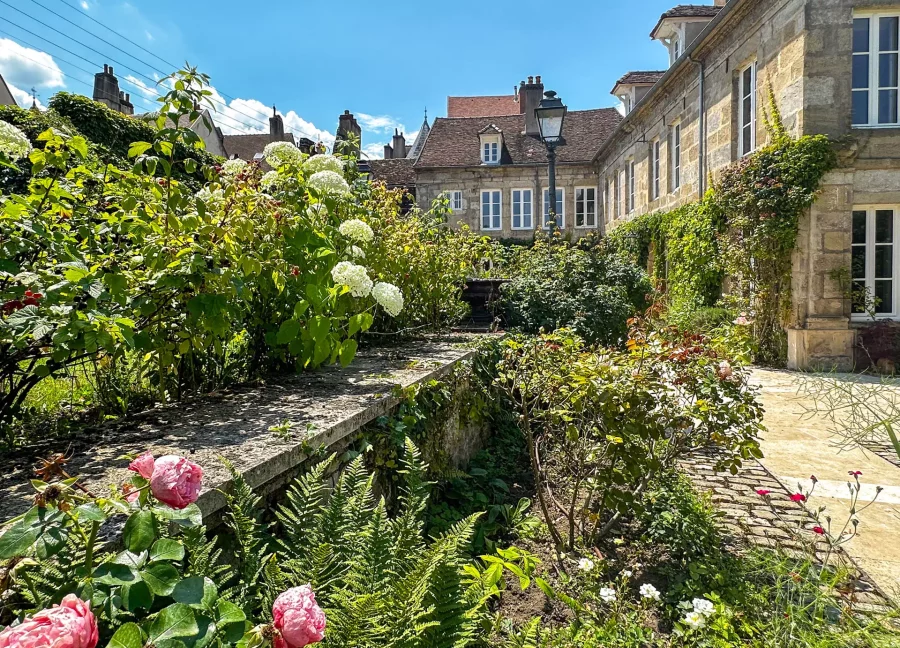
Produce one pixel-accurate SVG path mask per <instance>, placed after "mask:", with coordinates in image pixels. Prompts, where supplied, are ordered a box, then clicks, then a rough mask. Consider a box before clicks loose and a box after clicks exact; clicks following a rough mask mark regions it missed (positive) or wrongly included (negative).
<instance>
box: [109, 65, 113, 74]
mask: <svg viewBox="0 0 900 648" xmlns="http://www.w3.org/2000/svg"><path fill="white" fill-rule="evenodd" d="M109 73H110V74H112V73H113V66H112V65H110V66H109Z"/></svg>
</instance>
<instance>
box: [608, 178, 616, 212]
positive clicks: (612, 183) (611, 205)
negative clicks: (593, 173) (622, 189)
mask: <svg viewBox="0 0 900 648" xmlns="http://www.w3.org/2000/svg"><path fill="white" fill-rule="evenodd" d="M606 213H607V214H609V218H608V220H609V221H614V220H615V219H616V179H615V176H613V177H612V178H607V179H606Z"/></svg>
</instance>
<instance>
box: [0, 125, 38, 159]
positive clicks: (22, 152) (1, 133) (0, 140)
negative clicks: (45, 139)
mask: <svg viewBox="0 0 900 648" xmlns="http://www.w3.org/2000/svg"><path fill="white" fill-rule="evenodd" d="M0 153H3V154H5V155H6V157H8V158H9V159H11V160H18V159H19V158H23V157H27V156H28V154H29V153H31V142H30V141H29V139H28V136H27V135H26V134H25V133H23V132H22V131H20V130H19V129H18V128H16V127H15V126H13V125H12V124H10V123H8V122H5V121H0Z"/></svg>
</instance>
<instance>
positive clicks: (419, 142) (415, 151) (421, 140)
mask: <svg viewBox="0 0 900 648" xmlns="http://www.w3.org/2000/svg"><path fill="white" fill-rule="evenodd" d="M430 132H431V126H429V125H428V115H427V114H426V115H425V121H424V122H422V127H421V128H420V129H419V134H418V135H416V139H415V141H414V142H413V144H412V146H411V147H410V149H409V153H407V154H406V157H407V158H410V159H412V160H416V159H417V158H418V157H419V154H420V153H421V152H422V147H424V146H425V140H427V139H428V133H430Z"/></svg>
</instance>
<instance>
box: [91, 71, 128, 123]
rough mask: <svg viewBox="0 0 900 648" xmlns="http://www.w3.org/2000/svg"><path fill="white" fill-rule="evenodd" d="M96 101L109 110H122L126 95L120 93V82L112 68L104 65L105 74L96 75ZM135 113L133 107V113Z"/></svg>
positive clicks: (94, 96) (94, 95) (93, 96)
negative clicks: (122, 102) (122, 101)
mask: <svg viewBox="0 0 900 648" xmlns="http://www.w3.org/2000/svg"><path fill="white" fill-rule="evenodd" d="M92 98H93V99H94V101H99V102H100V103H102V104H104V105H105V106H106V107H107V108H112V109H113V110H121V108H120V106H121V100H123V99H124V95H122V94H121V92H120V91H119V80H118V79H117V78H116V77H115V75H114V74H113V69H112V67H111V66H109V65H106V64H105V63H104V64H103V72H98V73H97V74H95V75H94V94H93V95H92ZM133 112H134V110H133V107H132V113H133Z"/></svg>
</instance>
